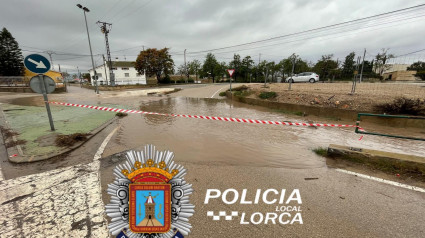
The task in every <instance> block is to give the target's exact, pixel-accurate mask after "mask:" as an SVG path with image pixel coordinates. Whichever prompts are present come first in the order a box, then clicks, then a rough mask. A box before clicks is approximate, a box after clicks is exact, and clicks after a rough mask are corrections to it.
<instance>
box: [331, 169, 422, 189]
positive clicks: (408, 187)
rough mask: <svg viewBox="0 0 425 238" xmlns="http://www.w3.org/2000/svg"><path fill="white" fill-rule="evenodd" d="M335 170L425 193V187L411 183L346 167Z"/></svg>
mask: <svg viewBox="0 0 425 238" xmlns="http://www.w3.org/2000/svg"><path fill="white" fill-rule="evenodd" d="M335 170H336V171H338V172H341V173H346V174H351V175H356V176H357V177H361V178H365V179H370V180H373V181H376V182H380V183H385V184H389V185H393V186H396V187H401V188H406V189H410V190H413V191H416V192H422V193H425V189H423V188H420V187H416V186H411V185H407V184H403V183H399V182H394V181H390V180H386V179H381V178H377V177H373V176H369V175H366V174H359V173H356V172H352V171H348V170H345V169H335Z"/></svg>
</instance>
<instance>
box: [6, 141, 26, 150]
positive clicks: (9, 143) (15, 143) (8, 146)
mask: <svg viewBox="0 0 425 238" xmlns="http://www.w3.org/2000/svg"><path fill="white" fill-rule="evenodd" d="M25 143H27V142H26V141H25V140H17V141H14V140H12V141H9V142H7V143H4V146H5V147H6V148H10V147H13V146H17V145H23V144H25Z"/></svg>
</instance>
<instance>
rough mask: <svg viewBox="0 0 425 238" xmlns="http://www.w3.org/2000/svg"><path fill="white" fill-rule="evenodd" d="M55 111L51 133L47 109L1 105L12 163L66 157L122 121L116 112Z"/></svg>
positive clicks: (0, 124)
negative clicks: (113, 123)
mask: <svg viewBox="0 0 425 238" xmlns="http://www.w3.org/2000/svg"><path fill="white" fill-rule="evenodd" d="M51 109H52V115H53V120H54V124H55V128H56V130H55V131H51V130H50V127H49V121H48V119H47V113H46V109H45V108H44V107H39V106H20V105H13V104H2V105H1V107H0V128H1V132H2V136H3V140H4V142H5V146H6V147H8V148H6V149H7V152H8V159H9V161H10V162H13V163H27V162H35V161H41V160H47V159H51V158H57V157H60V156H62V155H65V154H67V153H69V152H71V151H72V150H75V149H76V148H78V147H80V146H81V145H83V144H84V143H85V142H86V141H88V140H89V139H90V138H92V137H93V136H95V135H96V134H97V133H99V132H100V131H102V130H103V129H104V128H105V127H106V126H108V125H109V124H111V123H112V122H113V121H114V120H116V118H118V117H116V115H115V113H113V112H98V111H95V110H89V109H81V108H76V107H51ZM81 135H83V136H81Z"/></svg>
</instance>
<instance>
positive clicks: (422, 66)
mask: <svg viewBox="0 0 425 238" xmlns="http://www.w3.org/2000/svg"><path fill="white" fill-rule="evenodd" d="M407 70H414V71H424V70H425V62H422V61H418V62H416V63H413V64H412V65H410V66H409V67H407Z"/></svg>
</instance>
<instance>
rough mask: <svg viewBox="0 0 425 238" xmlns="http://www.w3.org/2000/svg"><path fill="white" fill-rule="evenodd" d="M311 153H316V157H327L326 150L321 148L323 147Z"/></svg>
mask: <svg viewBox="0 0 425 238" xmlns="http://www.w3.org/2000/svg"><path fill="white" fill-rule="evenodd" d="M313 152H314V153H316V154H317V155H320V156H326V155H328V150H327V149H326V148H323V147H317V148H315V149H313Z"/></svg>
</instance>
